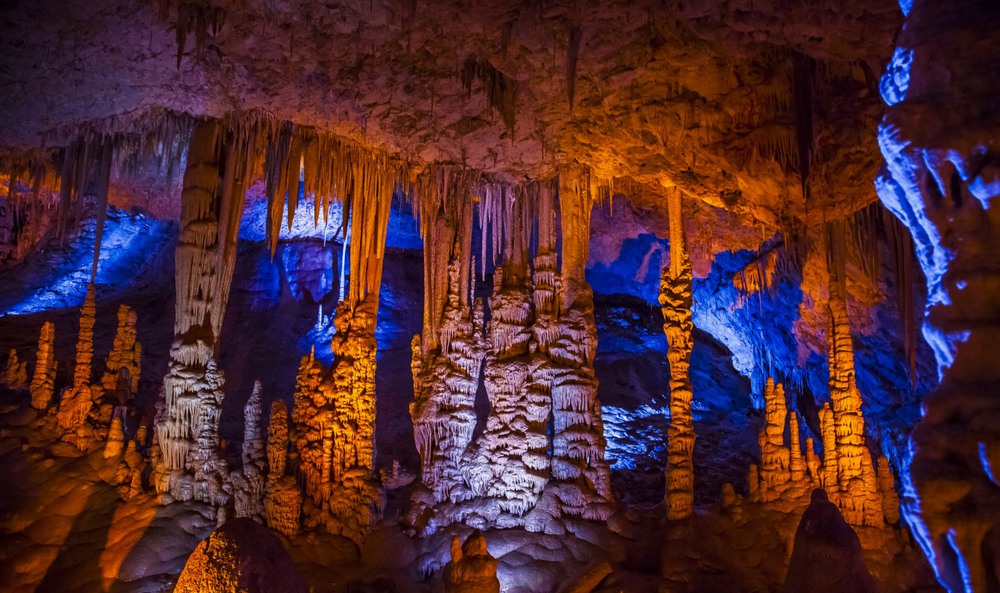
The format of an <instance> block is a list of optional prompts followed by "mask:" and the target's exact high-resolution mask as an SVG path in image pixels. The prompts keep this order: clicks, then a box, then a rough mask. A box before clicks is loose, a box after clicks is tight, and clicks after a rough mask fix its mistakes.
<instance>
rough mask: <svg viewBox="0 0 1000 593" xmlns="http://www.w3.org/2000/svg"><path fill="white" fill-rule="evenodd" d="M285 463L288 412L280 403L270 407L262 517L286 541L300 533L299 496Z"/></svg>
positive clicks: (300, 495) (300, 510) (300, 502)
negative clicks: (285, 538)
mask: <svg viewBox="0 0 1000 593" xmlns="http://www.w3.org/2000/svg"><path fill="white" fill-rule="evenodd" d="M287 459H288V408H287V407H286V406H285V403H284V402H283V401H281V400H275V402H274V403H273V404H271V422H270V426H269V427H268V437H267V460H268V466H269V468H268V473H267V481H266V482H265V486H264V489H265V490H264V516H265V519H266V521H267V526H268V527H270V528H271V529H274V530H275V531H277V532H279V533H282V534H284V535H286V536H288V537H292V536H294V535H295V534H296V533H298V531H299V519H300V514H301V512H302V493H301V491H300V490H299V487H298V484H296V483H295V478H294V477H292V476H289V475H285V465H286V462H287Z"/></svg>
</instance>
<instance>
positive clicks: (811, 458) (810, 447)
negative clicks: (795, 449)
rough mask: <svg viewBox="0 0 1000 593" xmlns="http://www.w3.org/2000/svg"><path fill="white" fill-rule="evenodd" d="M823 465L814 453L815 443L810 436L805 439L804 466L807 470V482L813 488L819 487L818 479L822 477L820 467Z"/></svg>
mask: <svg viewBox="0 0 1000 593" xmlns="http://www.w3.org/2000/svg"><path fill="white" fill-rule="evenodd" d="M822 467H823V462H822V461H820V459H819V455H817V454H816V444H815V442H814V441H813V438H812V437H809V438H807V439H806V468H807V469H808V470H809V482H810V484H811V485H812V487H813V488H819V487H820V480H821V479H822V478H821V476H822V473H821V471H820V470H821V468H822Z"/></svg>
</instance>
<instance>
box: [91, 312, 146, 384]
mask: <svg viewBox="0 0 1000 593" xmlns="http://www.w3.org/2000/svg"><path fill="white" fill-rule="evenodd" d="M137 321H138V317H137V316H136V314H135V311H133V310H132V308H131V307H129V306H128V305H121V306H119V307H118V328H117V330H116V331H115V341H114V345H113V346H112V348H111V352H110V353H109V354H108V360H107V364H106V370H105V372H104V378H103V379H102V380H101V385H102V386H103V387H104V391H105V392H107V393H122V392H123V391H124V392H125V396H126V397H125V401H127V399H128V397H129V396H131V395H133V394H135V393H136V392H137V391H138V390H139V371H140V368H141V360H142V345H141V344H140V343H139V341H138V340H137V339H136V323H137Z"/></svg>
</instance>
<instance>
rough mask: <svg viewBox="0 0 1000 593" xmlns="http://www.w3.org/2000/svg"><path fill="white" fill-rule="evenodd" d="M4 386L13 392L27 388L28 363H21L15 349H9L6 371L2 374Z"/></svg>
mask: <svg viewBox="0 0 1000 593" xmlns="http://www.w3.org/2000/svg"><path fill="white" fill-rule="evenodd" d="M4 384H5V385H6V386H7V387H9V388H11V389H15V390H19V391H20V390H24V389H27V388H28V363H27V361H25V362H21V361H20V360H19V359H18V357H17V349H16V348H11V349H10V355H9V356H8V357H7V370H6V372H5V373H4Z"/></svg>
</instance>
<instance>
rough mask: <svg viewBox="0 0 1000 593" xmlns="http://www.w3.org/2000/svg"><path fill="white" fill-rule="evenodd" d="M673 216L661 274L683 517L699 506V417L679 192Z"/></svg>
mask: <svg viewBox="0 0 1000 593" xmlns="http://www.w3.org/2000/svg"><path fill="white" fill-rule="evenodd" d="M667 205H668V209H669V217H670V218H669V220H670V261H669V263H668V265H666V266H664V268H663V272H662V274H661V277H660V305H661V307H662V312H663V331H664V333H665V334H666V337H667V363H668V364H669V366H670V425H669V428H668V430H667V468H666V505H667V518H668V519H671V520H679V519H684V518H686V517H688V516H689V515H690V514H691V513H692V512H693V510H694V463H693V461H692V454H693V451H694V440H695V434H694V421H693V418H692V416H691V400H692V398H693V396H694V392H693V390H692V387H691V377H690V365H691V349H692V347H693V346H694V338H693V334H692V332H693V330H694V323H693V322H692V320H691V307H692V305H693V303H694V301H693V288H692V282H693V275H692V271H691V262H690V259H689V258H688V255H687V246H686V245H685V240H684V227H683V219H682V215H681V198H680V194H679V193H676V192H675V193H674V194H672V195H671V196H670V197H669V199H668V202H667Z"/></svg>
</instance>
